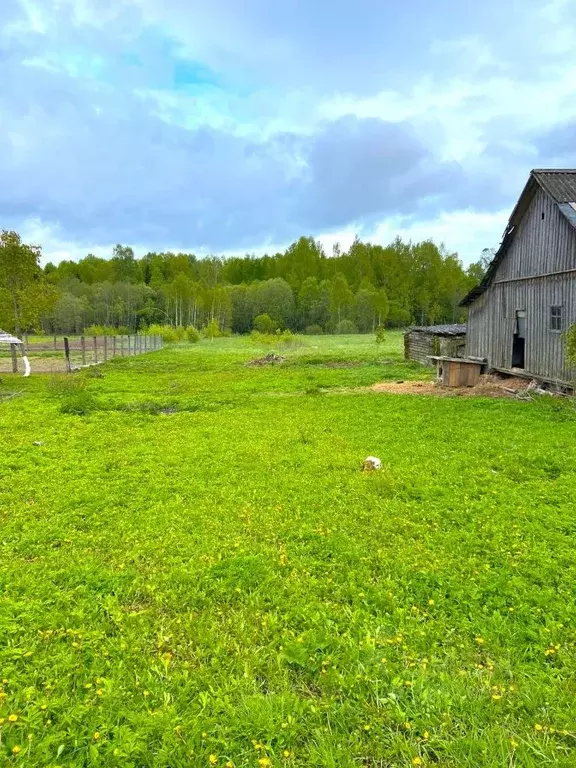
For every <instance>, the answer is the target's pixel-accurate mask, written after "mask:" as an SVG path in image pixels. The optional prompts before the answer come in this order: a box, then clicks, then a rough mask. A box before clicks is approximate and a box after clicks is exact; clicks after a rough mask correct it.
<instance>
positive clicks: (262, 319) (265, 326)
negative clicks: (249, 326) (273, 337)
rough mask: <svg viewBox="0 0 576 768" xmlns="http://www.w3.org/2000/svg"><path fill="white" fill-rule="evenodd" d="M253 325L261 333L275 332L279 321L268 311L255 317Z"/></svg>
mask: <svg viewBox="0 0 576 768" xmlns="http://www.w3.org/2000/svg"><path fill="white" fill-rule="evenodd" d="M253 325H254V328H255V329H256V330H257V331H259V332H260V333H273V332H274V331H275V330H276V329H277V327H278V325H277V323H275V322H274V320H272V318H271V317H270V315H268V314H266V313H264V314H262V315H258V316H257V317H255V318H254V322H253Z"/></svg>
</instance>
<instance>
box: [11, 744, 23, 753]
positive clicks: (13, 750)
mask: <svg viewBox="0 0 576 768" xmlns="http://www.w3.org/2000/svg"><path fill="white" fill-rule="evenodd" d="M20 752H22V747H20V746H18V744H16V746H15V747H12V754H13V755H17V754H19V753H20Z"/></svg>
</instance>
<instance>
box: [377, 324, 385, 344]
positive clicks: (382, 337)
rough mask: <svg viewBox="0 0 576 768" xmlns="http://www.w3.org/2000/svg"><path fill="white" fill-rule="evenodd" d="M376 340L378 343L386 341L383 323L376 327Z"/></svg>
mask: <svg viewBox="0 0 576 768" xmlns="http://www.w3.org/2000/svg"><path fill="white" fill-rule="evenodd" d="M376 341H377V343H378V344H382V342H384V341H386V329H385V328H384V326H383V325H379V326H378V328H376Z"/></svg>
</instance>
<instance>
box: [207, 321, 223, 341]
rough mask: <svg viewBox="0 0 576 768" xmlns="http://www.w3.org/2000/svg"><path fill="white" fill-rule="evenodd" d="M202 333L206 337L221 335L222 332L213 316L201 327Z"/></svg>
mask: <svg viewBox="0 0 576 768" xmlns="http://www.w3.org/2000/svg"><path fill="white" fill-rule="evenodd" d="M202 335H203V336H204V338H206V339H217V338H218V337H219V336H223V335H224V334H223V333H222V331H221V330H220V325H219V324H218V320H216V318H214V319H213V320H210V322H209V323H208V325H206V326H205V327H204V328H202Z"/></svg>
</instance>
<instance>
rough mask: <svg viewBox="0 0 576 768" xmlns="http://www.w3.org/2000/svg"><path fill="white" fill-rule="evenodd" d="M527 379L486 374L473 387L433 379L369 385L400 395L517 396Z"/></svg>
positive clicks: (373, 388)
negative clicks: (451, 385)
mask: <svg viewBox="0 0 576 768" xmlns="http://www.w3.org/2000/svg"><path fill="white" fill-rule="evenodd" d="M529 383H530V382H529V381H528V380H527V379H522V378H519V377H516V376H510V377H506V376H498V375H496V374H487V375H484V376H481V377H480V381H479V382H478V384H477V385H476V386H475V387H441V386H440V385H439V384H437V383H436V382H435V381H382V382H380V383H378V384H374V386H373V387H371V389H372V391H373V392H391V393H393V394H400V395H436V397H509V398H512V397H517V396H518V394H519V393H522V392H524V391H525V390H526V389H527V387H528V385H529Z"/></svg>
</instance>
